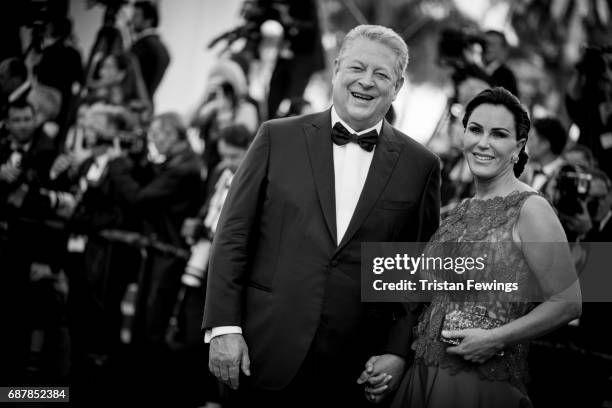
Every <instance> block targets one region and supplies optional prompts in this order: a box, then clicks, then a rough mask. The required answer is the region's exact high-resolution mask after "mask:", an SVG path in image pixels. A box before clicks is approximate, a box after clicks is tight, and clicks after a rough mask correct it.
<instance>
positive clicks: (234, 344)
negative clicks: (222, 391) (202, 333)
mask: <svg viewBox="0 0 612 408" xmlns="http://www.w3.org/2000/svg"><path fill="white" fill-rule="evenodd" d="M250 365H251V361H250V360H249V349H248V347H247V345H246V342H245V341H244V337H242V334H237V333H232V334H223V335H221V336H216V337H213V339H212V340H211V341H210V353H209V358H208V368H209V369H210V372H211V373H213V374H214V376H215V377H217V378H218V379H219V380H220V381H222V382H223V383H224V384H227V385H229V386H230V387H231V388H232V389H234V390H237V389H238V386H239V377H240V370H241V369H242V372H243V373H244V375H246V376H250V375H251V370H250Z"/></svg>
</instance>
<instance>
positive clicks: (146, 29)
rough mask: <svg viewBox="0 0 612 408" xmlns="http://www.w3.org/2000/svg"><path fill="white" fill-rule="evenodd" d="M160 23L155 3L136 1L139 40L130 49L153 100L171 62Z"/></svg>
mask: <svg viewBox="0 0 612 408" xmlns="http://www.w3.org/2000/svg"><path fill="white" fill-rule="evenodd" d="M158 24H159V14H158V11H157V6H155V4H153V3H151V2H150V1H137V2H136V3H134V16H133V18H132V25H133V28H134V31H135V32H136V35H137V40H136V42H134V44H133V45H132V48H130V51H131V52H132V53H133V54H134V55H135V56H136V58H137V59H138V63H139V65H140V72H141V73H142V79H143V80H144V83H145V86H146V87H147V94H148V95H149V98H150V99H151V101H153V97H154V96H155V91H156V90H157V87H158V86H159V83H160V82H161V80H162V78H163V77H164V74H165V73H166V69H167V68H168V65H169V64H170V54H168V50H167V49H166V46H165V45H164V44H163V43H162V42H161V40H160V38H159V33H158V32H157V26H158Z"/></svg>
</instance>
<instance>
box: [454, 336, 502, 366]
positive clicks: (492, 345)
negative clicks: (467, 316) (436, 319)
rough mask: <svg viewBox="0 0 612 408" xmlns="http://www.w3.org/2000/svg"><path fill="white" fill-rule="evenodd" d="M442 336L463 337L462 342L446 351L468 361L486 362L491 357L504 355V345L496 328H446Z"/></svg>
mask: <svg viewBox="0 0 612 408" xmlns="http://www.w3.org/2000/svg"><path fill="white" fill-rule="evenodd" d="M442 336H443V337H446V338H450V339H461V344H459V345H458V346H452V347H448V348H447V349H446V352H447V353H448V354H455V355H458V356H462V357H463V358H464V359H465V360H467V361H472V362H474V363H484V362H485V361H487V360H488V359H490V358H491V357H494V356H496V355H497V356H501V355H503V351H502V350H503V348H504V345H503V343H502V341H501V339H500V338H499V336H498V335H497V331H496V330H495V329H492V330H484V329H465V330H444V331H442Z"/></svg>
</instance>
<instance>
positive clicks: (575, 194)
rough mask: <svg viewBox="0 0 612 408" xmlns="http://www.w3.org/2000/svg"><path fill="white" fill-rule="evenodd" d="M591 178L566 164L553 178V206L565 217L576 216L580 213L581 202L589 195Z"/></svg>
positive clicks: (589, 175) (582, 171)
mask: <svg viewBox="0 0 612 408" xmlns="http://www.w3.org/2000/svg"><path fill="white" fill-rule="evenodd" d="M592 179H593V176H592V175H591V174H590V173H588V172H586V171H585V170H584V169H582V168H581V167H579V166H575V165H572V164H566V165H564V166H563V167H561V169H560V170H559V173H558V174H557V177H556V178H555V192H554V195H553V205H554V206H555V208H556V209H557V210H558V211H559V212H560V213H561V214H565V215H576V214H579V213H581V212H582V209H583V204H582V203H583V202H585V200H586V199H587V197H588V195H589V189H590V186H591V180H592Z"/></svg>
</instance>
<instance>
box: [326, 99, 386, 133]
mask: <svg viewBox="0 0 612 408" xmlns="http://www.w3.org/2000/svg"><path fill="white" fill-rule="evenodd" d="M338 122H340V124H341V125H342V126H344V127H345V128H346V130H348V131H349V132H351V133H355V134H358V135H361V134H364V133H368V132H369V131H371V130H376V133H378V135H379V136H380V131H381V129H382V125H383V121H382V119H381V120H380V121H379V122H378V123H377V124H375V125H374V126H372V127H369V128H367V129H364V130H362V131H361V132H356V131H355V130H354V129H353V128H352V127H350V126H349V125H348V124H347V123H346V122H345V121H343V120H342V119H340V116H338V113H337V112H336V109H335V108H334V107H333V106H332V108H331V124H332V127H334V125H335V124H336V123H338Z"/></svg>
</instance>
